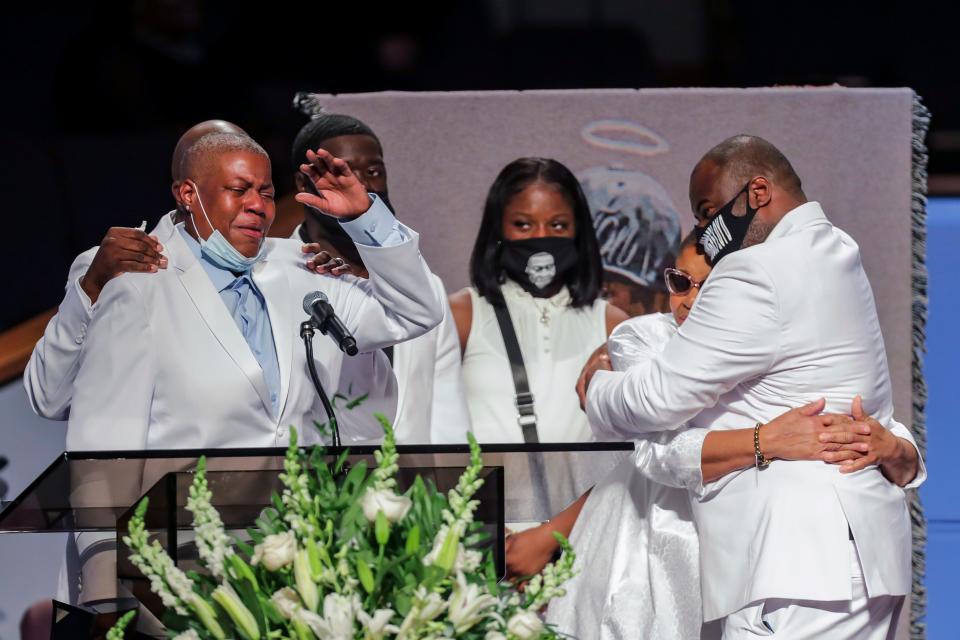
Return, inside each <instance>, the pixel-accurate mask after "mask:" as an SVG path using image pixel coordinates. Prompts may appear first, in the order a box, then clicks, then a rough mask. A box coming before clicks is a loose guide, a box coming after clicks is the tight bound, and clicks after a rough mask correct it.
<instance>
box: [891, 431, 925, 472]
mask: <svg viewBox="0 0 960 640" xmlns="http://www.w3.org/2000/svg"><path fill="white" fill-rule="evenodd" d="M890 432H891V433H892V434H893V435H895V436H897V437H898V438H902V439H903V440H906V441H907V442H909V443H910V445H911V446H912V447H913V448H914V449H916V450H917V475H916V476H915V477H914V478H913V480H911V481H910V482H908V483H907V484H906V485H905V486H904V487H903V488H904V489H916V488H917V487H919V486H920V485H922V484H923V483H924V481H925V480H926V479H927V465H925V464H924V463H923V456H922V455H920V447H918V446H917V442H916V440H914V438H913V434H912V433H910V430H909V429H907V427H906V426H904V425H902V424H900V423H899V422H897V421H896V420H893V421H892V422H891V424H890Z"/></svg>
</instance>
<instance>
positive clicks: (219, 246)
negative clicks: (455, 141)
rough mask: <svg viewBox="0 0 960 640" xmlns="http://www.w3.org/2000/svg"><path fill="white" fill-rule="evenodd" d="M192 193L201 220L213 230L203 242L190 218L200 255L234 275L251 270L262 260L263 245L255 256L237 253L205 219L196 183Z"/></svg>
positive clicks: (204, 211)
mask: <svg viewBox="0 0 960 640" xmlns="http://www.w3.org/2000/svg"><path fill="white" fill-rule="evenodd" d="M193 191H194V193H196V194H197V204H199V205H200V212H201V213H202V214H203V218H204V219H205V220H206V221H207V225H209V226H210V228H211V229H213V233H211V234H210V236H209V237H208V238H207V239H206V240H204V239H203V236H201V235H200V231H199V230H198V229H197V223H196V222H194V220H193V216H192V215H191V216H190V224H192V225H193V230H194V231H195V232H196V234H197V239H198V240H199V241H200V253H201V254H202V255H203V257H205V258H206V259H207V260H209V261H210V262H212V263H213V264H215V265H216V266H218V267H220V268H221V269H227V270H228V271H232V272H234V273H245V272H247V271H249V270H250V269H252V268H253V265H255V264H257V263H258V262H260V261H261V260H263V258H264V253H263V243H261V244H260V250H259V251H258V252H257V255H255V256H253V257H252V258H248V257H247V256H245V255H243V254H242V253H240V252H239V251H237V249H236V247H234V246H233V245H232V244H230V241H229V240H227V239H226V238H225V237H224V236H223V234H222V233H220V231H219V230H217V229H214V227H213V225H212V224H210V218H208V217H207V211H206V209H204V208H203V200H201V199H200V189H199V188H198V187H197V183H196V182H194V183H193Z"/></svg>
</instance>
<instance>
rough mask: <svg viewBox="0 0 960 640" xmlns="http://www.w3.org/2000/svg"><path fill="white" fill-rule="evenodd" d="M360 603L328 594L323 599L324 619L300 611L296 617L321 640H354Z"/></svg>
mask: <svg viewBox="0 0 960 640" xmlns="http://www.w3.org/2000/svg"><path fill="white" fill-rule="evenodd" d="M359 607H360V602H359V600H358V599H357V598H356V597H354V598H348V597H347V596H344V595H340V594H339V593H328V594H327V596H326V597H325V598H324V599H323V617H320V616H319V615H317V614H315V613H313V612H312V611H307V610H306V609H300V610H298V611H297V613H296V616H297V618H299V619H300V620H302V621H303V622H304V624H306V625H307V626H308V627H310V630H311V631H313V633H314V634H315V635H316V636H317V637H318V638H319V639H320V640H353V630H354V629H353V627H354V620H355V618H354V614H353V612H354V611H355V610H356V609H359Z"/></svg>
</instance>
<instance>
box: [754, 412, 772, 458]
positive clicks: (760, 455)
mask: <svg viewBox="0 0 960 640" xmlns="http://www.w3.org/2000/svg"><path fill="white" fill-rule="evenodd" d="M762 426H763V423H762V422H758V423H757V426H755V427H754V428H753V457H754V459H755V460H756V464H757V469H766V468H767V467H769V466H770V460H768V459H767V458H766V457H764V455H763V453H762V452H761V451H760V427H762Z"/></svg>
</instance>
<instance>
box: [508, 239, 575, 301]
mask: <svg viewBox="0 0 960 640" xmlns="http://www.w3.org/2000/svg"><path fill="white" fill-rule="evenodd" d="M576 265H577V246H576V244H574V241H573V238H528V239H526V240H504V241H503V243H502V245H501V254H500V266H501V267H503V270H504V271H505V272H506V274H507V276H508V277H509V278H510V279H511V280H513V281H514V282H516V283H517V284H519V285H520V286H521V287H523V288H524V290H525V291H526V292H527V293H529V294H530V295H532V296H535V297H538V298H549V297H550V296H552V295H554V294H555V293H557V292H558V291H560V288H561V287H563V284H564V280H565V276H566V275H567V273H568V272H569V271H570V270H571V269H573V268H574V267H575V266H576Z"/></svg>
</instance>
